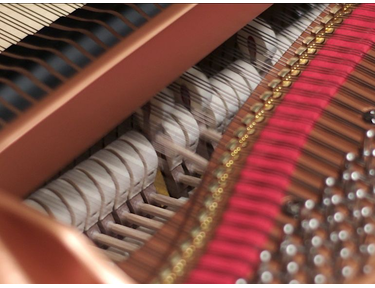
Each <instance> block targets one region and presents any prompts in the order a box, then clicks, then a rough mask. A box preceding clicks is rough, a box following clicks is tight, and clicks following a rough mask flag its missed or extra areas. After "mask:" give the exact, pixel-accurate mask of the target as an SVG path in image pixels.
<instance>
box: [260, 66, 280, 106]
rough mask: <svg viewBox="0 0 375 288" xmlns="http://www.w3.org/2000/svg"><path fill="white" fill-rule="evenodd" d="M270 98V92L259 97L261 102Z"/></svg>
mask: <svg viewBox="0 0 375 288" xmlns="http://www.w3.org/2000/svg"><path fill="white" fill-rule="evenodd" d="M280 72H281V71H280ZM270 97H272V92H271V91H266V92H263V93H262V95H260V97H259V98H260V99H261V100H263V101H267V100H268V99H269V98H270Z"/></svg>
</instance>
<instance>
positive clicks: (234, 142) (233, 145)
mask: <svg viewBox="0 0 375 288" xmlns="http://www.w3.org/2000/svg"><path fill="white" fill-rule="evenodd" d="M237 144H238V141H237V140H236V139H231V140H230V141H229V142H228V144H227V146H226V147H227V149H228V150H229V151H233V150H234V149H236V147H237Z"/></svg>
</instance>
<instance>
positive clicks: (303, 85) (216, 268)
mask: <svg viewBox="0 0 375 288" xmlns="http://www.w3.org/2000/svg"><path fill="white" fill-rule="evenodd" d="M368 7H372V8H373V9H374V11H368V10H367V9H366V8H368ZM358 16H367V17H373V18H374V21H370V22H366V21H364V20H363V19H360V17H358ZM353 25H354V26H353ZM353 28H356V29H353ZM357 28H360V29H357ZM374 28H375V5H373V4H363V5H361V6H359V7H358V8H357V9H355V11H354V12H353V13H352V14H351V15H350V16H349V17H348V18H347V19H346V20H345V21H344V23H343V24H342V25H341V26H340V27H339V28H338V29H337V30H336V31H335V33H334V35H333V36H332V38H330V39H329V40H328V41H327V43H326V44H325V46H324V48H323V49H321V50H320V51H319V52H318V54H317V55H316V57H315V58H314V60H312V61H311V62H310V63H309V65H308V67H307V68H306V70H304V71H303V73H302V74H301V75H300V77H299V78H298V80H297V81H296V82H295V83H294V84H293V86H292V88H291V89H290V91H289V92H288V93H287V95H285V97H284V100H283V101H282V103H281V104H280V105H279V106H278V107H277V108H276V109H275V112H274V114H273V116H272V117H271V119H270V120H269V122H268V124H267V126H266V127H265V128H264V130H263V131H262V132H261V134H260V136H259V139H258V140H257V142H256V143H255V145H254V147H253V149H252V151H251V153H250V154H249V155H248V156H247V161H246V164H245V165H244V167H243V169H242V172H241V175H240V177H239V180H238V183H237V184H236V186H235V188H234V191H233V195H232V196H231V199H230V201H229V205H228V208H227V210H226V211H225V212H224V214H223V218H222V221H221V224H220V225H219V227H217V229H216V231H215V235H214V237H213V239H212V240H211V241H210V243H209V244H208V245H207V249H206V251H205V254H204V255H203V256H202V257H201V258H200V260H199V262H198V265H197V266H196V267H195V268H194V269H193V270H192V271H191V273H190V275H189V277H188V279H187V282H188V283H235V281H236V280H237V279H238V278H243V277H246V275H250V274H252V273H256V269H257V266H258V264H259V253H260V251H261V250H262V249H263V247H264V245H265V243H266V241H267V238H268V237H267V235H268V233H269V232H270V230H271V229H272V227H273V225H274V220H275V218H276V216H277V215H278V213H279V209H280V206H281V201H282V198H283V197H284V195H285V190H286V188H287V187H288V184H289V181H290V176H291V175H292V173H293V171H294V169H295V164H296V161H297V159H298V157H299V155H300V153H301V149H302V147H303V146H304V144H305V142H306V139H307V137H308V135H309V133H310V131H311V130H312V128H313V126H314V123H315V122H316V121H317V119H318V118H319V116H320V115H321V113H322V111H323V110H324V109H325V107H326V106H327V105H328V104H329V101H330V100H331V98H332V97H333V96H334V95H335V93H336V92H337V90H338V88H339V87H340V86H341V85H342V84H343V83H344V81H345V79H346V77H347V76H348V75H349V74H350V73H351V71H352V70H353V69H354V67H355V64H357V63H358V62H359V61H360V60H361V59H362V56H363V55H364V53H366V52H367V51H368V50H369V49H370V48H371V45H372V43H374V40H375V33H374V31H373V29H374ZM338 35H348V36H354V37H357V38H359V39H357V40H356V41H344V40H341V39H338V38H339V37H338ZM361 39H362V40H361ZM339 47H341V49H340V50H338V49H337V48H339ZM325 56H328V57H331V58H332V57H336V58H335V59H336V60H338V61H335V62H337V63H334V62H333V61H332V62H330V61H327V57H325ZM322 68H324V69H325V73H321V70H319V69H322ZM312 79H315V80H317V81H313V82H312V81H311V80H312Z"/></svg>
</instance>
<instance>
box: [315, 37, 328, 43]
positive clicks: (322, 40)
mask: <svg viewBox="0 0 375 288" xmlns="http://www.w3.org/2000/svg"><path fill="white" fill-rule="evenodd" d="M325 41H326V39H325V38H323V37H316V38H315V43H316V44H323V43H324V42H325Z"/></svg>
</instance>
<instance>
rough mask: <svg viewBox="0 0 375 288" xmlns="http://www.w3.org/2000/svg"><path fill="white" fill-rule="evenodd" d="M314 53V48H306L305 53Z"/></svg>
mask: <svg viewBox="0 0 375 288" xmlns="http://www.w3.org/2000/svg"><path fill="white" fill-rule="evenodd" d="M315 53H316V49H314V48H308V49H307V54H310V55H312V54H315Z"/></svg>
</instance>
